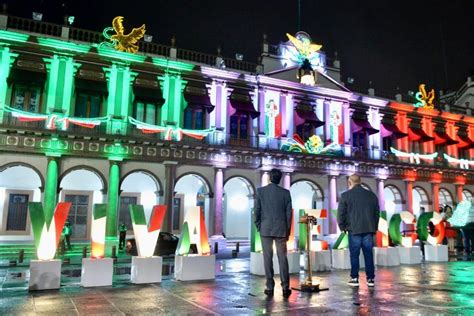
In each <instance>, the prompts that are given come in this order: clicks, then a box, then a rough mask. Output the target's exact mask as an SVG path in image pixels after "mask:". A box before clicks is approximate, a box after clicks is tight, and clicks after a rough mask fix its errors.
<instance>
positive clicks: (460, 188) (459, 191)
mask: <svg viewBox="0 0 474 316" xmlns="http://www.w3.org/2000/svg"><path fill="white" fill-rule="evenodd" d="M463 190H464V184H462V183H458V184H456V199H457V202H458V203H459V202H461V201H462V200H463V195H462V191H463Z"/></svg>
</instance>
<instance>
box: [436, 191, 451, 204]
mask: <svg viewBox="0 0 474 316" xmlns="http://www.w3.org/2000/svg"><path fill="white" fill-rule="evenodd" d="M446 205H449V206H451V207H453V197H452V196H451V193H449V191H448V190H446V189H444V188H441V189H439V206H446Z"/></svg>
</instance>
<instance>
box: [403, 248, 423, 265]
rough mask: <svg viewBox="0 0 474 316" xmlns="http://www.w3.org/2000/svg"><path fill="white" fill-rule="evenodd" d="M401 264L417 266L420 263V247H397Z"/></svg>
mask: <svg viewBox="0 0 474 316" xmlns="http://www.w3.org/2000/svg"><path fill="white" fill-rule="evenodd" d="M397 249H398V255H399V258H400V263H401V264H419V263H421V251H420V247H418V246H413V247H397Z"/></svg>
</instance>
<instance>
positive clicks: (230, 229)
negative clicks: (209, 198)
mask: <svg viewBox="0 0 474 316" xmlns="http://www.w3.org/2000/svg"><path fill="white" fill-rule="evenodd" d="M253 207H254V192H253V188H252V186H251V185H250V183H249V182H248V181H247V180H246V179H244V178H240V177H236V178H232V179H230V180H229V181H227V182H226V184H225V185H224V218H223V221H224V225H223V227H224V234H225V235H226V238H228V239H250V224H251V220H252V210H253Z"/></svg>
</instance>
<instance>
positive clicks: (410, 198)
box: [405, 180, 414, 214]
mask: <svg viewBox="0 0 474 316" xmlns="http://www.w3.org/2000/svg"><path fill="white" fill-rule="evenodd" d="M413 184H414V182H413V180H405V185H406V195H407V197H406V209H407V211H408V212H410V213H412V214H413Z"/></svg>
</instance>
